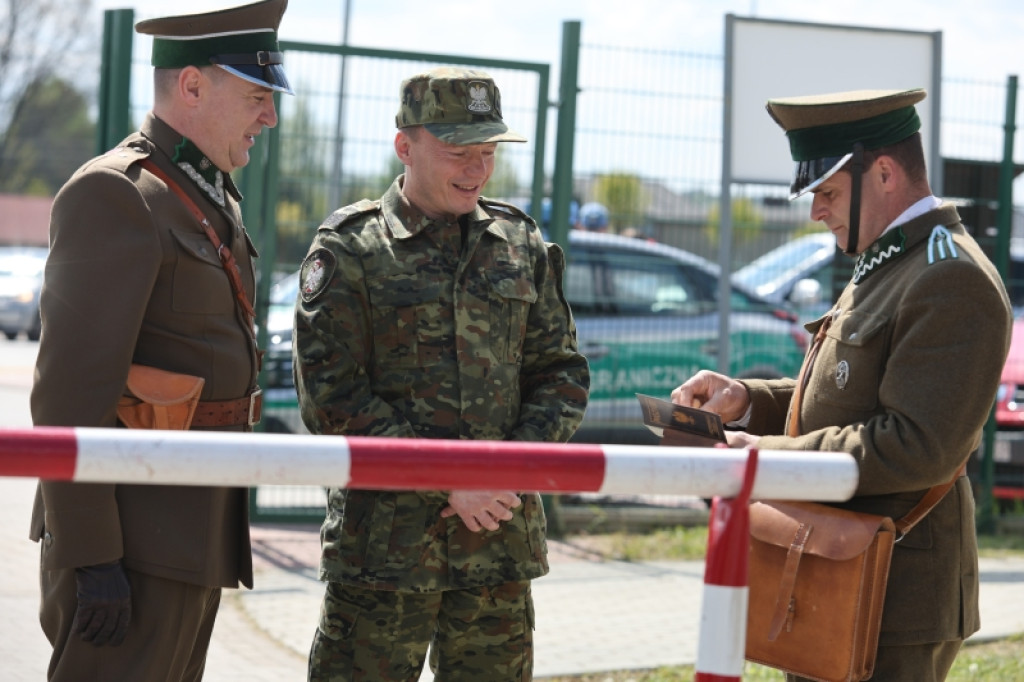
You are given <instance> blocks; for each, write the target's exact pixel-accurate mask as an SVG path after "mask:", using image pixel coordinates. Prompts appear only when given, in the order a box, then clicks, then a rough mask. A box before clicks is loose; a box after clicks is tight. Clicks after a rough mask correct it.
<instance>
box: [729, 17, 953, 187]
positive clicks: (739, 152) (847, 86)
mask: <svg viewBox="0 0 1024 682" xmlns="http://www.w3.org/2000/svg"><path fill="white" fill-rule="evenodd" d="M725 20H726V32H725V35H726V46H725V102H726V113H725V122H724V134H725V138H724V149H725V157H724V158H723V161H724V162H725V163H726V164H727V165H726V169H727V170H726V180H727V181H731V182H737V183H748V182H749V183H764V184H785V185H788V184H789V183H790V182H791V181H792V175H793V162H792V160H791V158H792V157H790V154H789V143H788V141H787V139H786V136H785V133H784V132H783V130H782V129H781V128H780V127H779V126H778V125H777V124H776V123H775V121H773V120H772V119H771V117H770V116H769V115H768V112H767V111H765V102H767V101H768V100H769V99H775V98H779V97H796V96H799V95H814V94H822V93H827V92H841V91H845V90H877V89H908V90H909V89H911V88H924V89H925V90H927V91H928V97H927V98H926V99H925V100H924V101H923V102H920V103H919V104H918V105H917V113H918V116H920V117H921V134H922V135H923V142H924V149H925V156H926V160H927V163H928V167H929V170H930V171H931V173H932V178H931V179H932V184H933V186H934V187H936V188H939V187H941V182H940V181H939V179H940V177H941V176H936V174H937V173H941V169H940V168H939V167H938V163H936V162H934V161H933V159H935V158H937V157H938V139H939V131H938V121H939V102H940V99H941V92H940V87H941V82H942V81H941V77H942V74H941V54H942V34H941V32H935V33H925V32H917V31H899V30H888V29H879V28H864V27H855V26H835V25H826V24H806V23H796V22H787V21H772V20H765V19H748V18H744V17H737V16H734V15H731V14H727V15H726V18H725ZM730 104H731V105H730Z"/></svg>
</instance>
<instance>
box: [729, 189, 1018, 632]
mask: <svg viewBox="0 0 1024 682" xmlns="http://www.w3.org/2000/svg"><path fill="white" fill-rule="evenodd" d="M936 226H945V227H946V229H947V230H948V233H949V235H950V237H949V238H947V237H946V235H944V234H943V233H942V232H941V231H938V230H936V229H935V228H936ZM899 229H901V230H902V235H903V237H904V238H905V239H904V242H903V244H902V245H901V246H899V247H898V249H893V248H891V247H890V248H877V247H879V245H880V242H883V241H885V239H886V236H885V235H883V237H882V239H880V240H879V242H876V244H875V245H872V247H869V248H868V250H867V252H866V253H865V254H864V255H863V257H862V259H861V260H860V261H858V267H860V266H861V265H867V266H871V267H870V269H868V270H867V271H866V272H865V274H864V276H863V277H862V278H861V279H860V281H859V283H851V284H849V285H847V287H846V289H845V290H844V291H843V293H842V295H841V296H840V297H839V300H838V302H837V303H836V305H835V307H834V308H833V310H832V312H830V313H829V314H830V315H832V316H833V320H834V321H833V322H832V325H831V327H830V329H829V331H828V335H827V338H826V340H825V342H824V344H823V345H822V347H821V351H820V353H819V356H818V359H817V361H816V362H815V365H814V369H813V371H812V373H811V376H810V381H809V383H808V386H807V389H806V394H805V395H806V398H805V400H804V401H803V403H802V409H801V413H800V418H801V426H802V428H801V433H802V434H804V435H801V436H799V437H797V438H787V437H784V436H777V435H765V436H764V437H763V438H762V439H761V441H760V447H762V448H764V449H766V450H820V451H830V452H848V453H850V454H852V455H853V456H854V457H855V458H856V460H857V462H858V465H859V470H860V481H859V484H858V487H857V491H856V493H855V497H854V498H853V499H852V500H850V501H849V502H847V503H845V504H843V505H839V506H843V507H848V508H851V509H857V510H860V511H867V512H872V513H876V514H884V515H887V516H891V517H894V518H898V517H901V516H903V515H904V514H906V513H907V512H908V511H909V510H910V509H911V508H912V507H913V506H914V505H915V504H916V503H917V501H918V500H919V499H920V498H921V496H922V495H923V494H924V492H925V490H927V489H928V488H929V487H931V486H934V485H938V484H941V483H943V482H946V481H948V480H949V479H950V478H952V477H953V475H954V473H955V472H956V471H957V469H958V467H960V465H961V464H963V463H964V461H965V460H966V459H967V457H968V455H969V453H971V452H972V451H973V450H974V449H975V448H976V447H977V446H978V443H979V441H980V439H981V432H982V428H983V426H984V424H985V421H986V419H987V417H988V414H989V411H990V410H991V408H992V403H993V400H994V397H995V393H996V388H997V387H998V384H999V377H1000V373H1001V371H1002V368H1003V364H1004V362H1005V359H1006V353H1007V351H1008V349H1009V343H1010V331H1011V326H1012V313H1011V310H1010V304H1009V300H1008V298H1007V296H1006V291H1005V289H1004V287H1003V284H1002V281H1001V280H1000V278H999V275H998V273H997V271H996V269H995V268H994V267H993V266H992V263H991V262H990V261H989V260H988V259H987V258H986V257H985V255H984V254H983V253H982V252H981V250H980V249H979V247H978V245H977V243H976V242H975V241H974V240H973V239H972V238H971V237H970V236H969V235H968V234H967V233H966V232H965V231H964V228H963V226H962V225H961V224H960V218H959V216H958V215H957V212H956V208H955V207H953V206H952V205H950V204H943V205H942V206H940V207H939V208H937V209H935V210H932V211H930V212H928V213H926V214H925V215H923V216H920V217H918V218H916V219H913V220H911V221H910V222H908V223H906V224H904V225H902V226H901V227H900V228H899ZM898 237H899V235H898V234H897V235H896V238H897V239H898ZM950 242H952V243H950ZM929 261H931V262H929ZM872 263H874V265H872ZM856 275H857V273H856V272H855V279H856ZM820 323H821V321H819V322H818V323H812V324H811V325H808V329H810V330H812V331H816V330H817V328H818V326H820ZM744 383H746V384H747V388H748V390H749V391H750V397H751V401H752V404H753V412H752V415H751V423H750V426H749V428H748V430H749V431H750V432H751V433H757V434H779V433H784V430H785V417H786V412H787V409H788V408H789V403H790V398H791V397H792V392H793V386H794V382H793V381H792V380H776V381H747V382H744ZM974 523H975V522H974V499H973V496H972V493H971V488H970V485H969V483H968V481H967V479H966V478H965V477H961V478H960V479H959V481H958V482H957V484H956V485H955V486H954V487H953V488H952V489H951V490H950V491H949V493H948V494H947V495H946V497H945V498H943V500H942V501H941V502H940V503H939V504H938V505H937V506H936V507H935V508H934V509H933V510H932V511H931V513H930V514H928V516H927V517H925V519H924V520H923V521H922V522H921V523H920V524H919V525H917V526H916V527H915V528H914V529H913V530H912V531H911V532H910V533H909V534H908V535H907V536H906V537H905V538H904V539H903V540H902V541H900V542H899V543H898V544H897V545H896V549H895V551H894V552H893V559H892V567H891V571H890V577H889V585H888V589H887V592H886V600H885V608H884V612H883V616H882V634H881V639H880V643H881V644H883V645H900V644H919V643H926V642H935V641H943V640H955V639H962V638H966V637H967V636H969V635H971V634H972V633H974V632H976V631H977V629H978V627H979V613H978V554H977V539H976V537H975V529H974Z"/></svg>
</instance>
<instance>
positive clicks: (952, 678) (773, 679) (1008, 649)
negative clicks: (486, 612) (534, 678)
mask: <svg viewBox="0 0 1024 682" xmlns="http://www.w3.org/2000/svg"><path fill="white" fill-rule="evenodd" d="M1022 654H1024V637H1021V636H1020V635H1018V636H1014V637H1010V638H1007V639H1002V640H999V641H997V642H987V643H983V644H969V645H967V646H965V647H964V648H963V649H962V650H961V651H960V655H959V656H958V657H957V659H956V662H955V663H954V664H953V669H952V670H951V671H950V672H949V677H947V678H946V680H947V682H996V681H998V682H1021V681H1022V680H1024V660H1022V658H1024V656H1022ZM694 674H695V673H694V670H693V666H691V665H681V666H675V667H667V668H658V669H657V670H620V671H614V672H607V673H593V674H589V675H575V676H570V677H545V678H543V679H544V680H545V682H693V678H694ZM785 679H786V676H785V675H783V674H782V673H781V672H779V671H778V670H773V669H771V668H766V667H764V666H761V665H757V664H754V663H747V664H746V666H745V667H744V669H743V682H783V681H784V680H785Z"/></svg>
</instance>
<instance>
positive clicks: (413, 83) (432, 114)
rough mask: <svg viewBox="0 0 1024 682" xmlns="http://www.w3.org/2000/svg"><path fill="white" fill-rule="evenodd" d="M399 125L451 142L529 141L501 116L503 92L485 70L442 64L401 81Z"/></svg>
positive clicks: (396, 118) (399, 126)
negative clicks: (420, 128)
mask: <svg viewBox="0 0 1024 682" xmlns="http://www.w3.org/2000/svg"><path fill="white" fill-rule="evenodd" d="M400 96H401V100H402V104H401V107H400V108H399V109H398V114H397V115H396V116H395V125H396V126H397V127H398V128H408V127H411V126H418V125H421V126H423V127H424V128H426V129H427V130H428V131H429V132H430V134H431V135H433V136H434V137H436V138H437V139H439V140H441V141H442V142H447V143H448V144H457V145H465V144H482V143H484V142H526V138H525V137H523V136H522V135H520V134H519V133H516V132H514V131H512V130H509V127H508V126H507V125H505V122H504V121H503V120H502V118H501V93H500V92H499V91H498V86H497V85H495V84H494V79H492V78H491V77H490V76H489V75H487V74H486V73H484V72H483V71H474V70H472V69H460V68H452V67H441V68H437V69H432V70H430V71H427V72H426V73H421V74H417V75H415V76H412V77H410V78H406V79H405V80H404V81H402V89H401V93H400Z"/></svg>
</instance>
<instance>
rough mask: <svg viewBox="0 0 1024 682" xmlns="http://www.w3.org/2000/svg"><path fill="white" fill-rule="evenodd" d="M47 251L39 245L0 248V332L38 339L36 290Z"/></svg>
mask: <svg viewBox="0 0 1024 682" xmlns="http://www.w3.org/2000/svg"><path fill="white" fill-rule="evenodd" d="M48 253H49V249H47V248H45V247H41V246H39V247H35V246H3V247H0V332H3V335H4V336H6V337H7V338H8V339H14V338H16V337H17V336H18V334H21V333H24V334H25V336H27V337H28V339H29V340H30V341H38V340H39V332H40V328H41V325H40V321H39V290H40V289H41V288H42V286H43V267H44V266H45V265H46V256H47V254H48Z"/></svg>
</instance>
